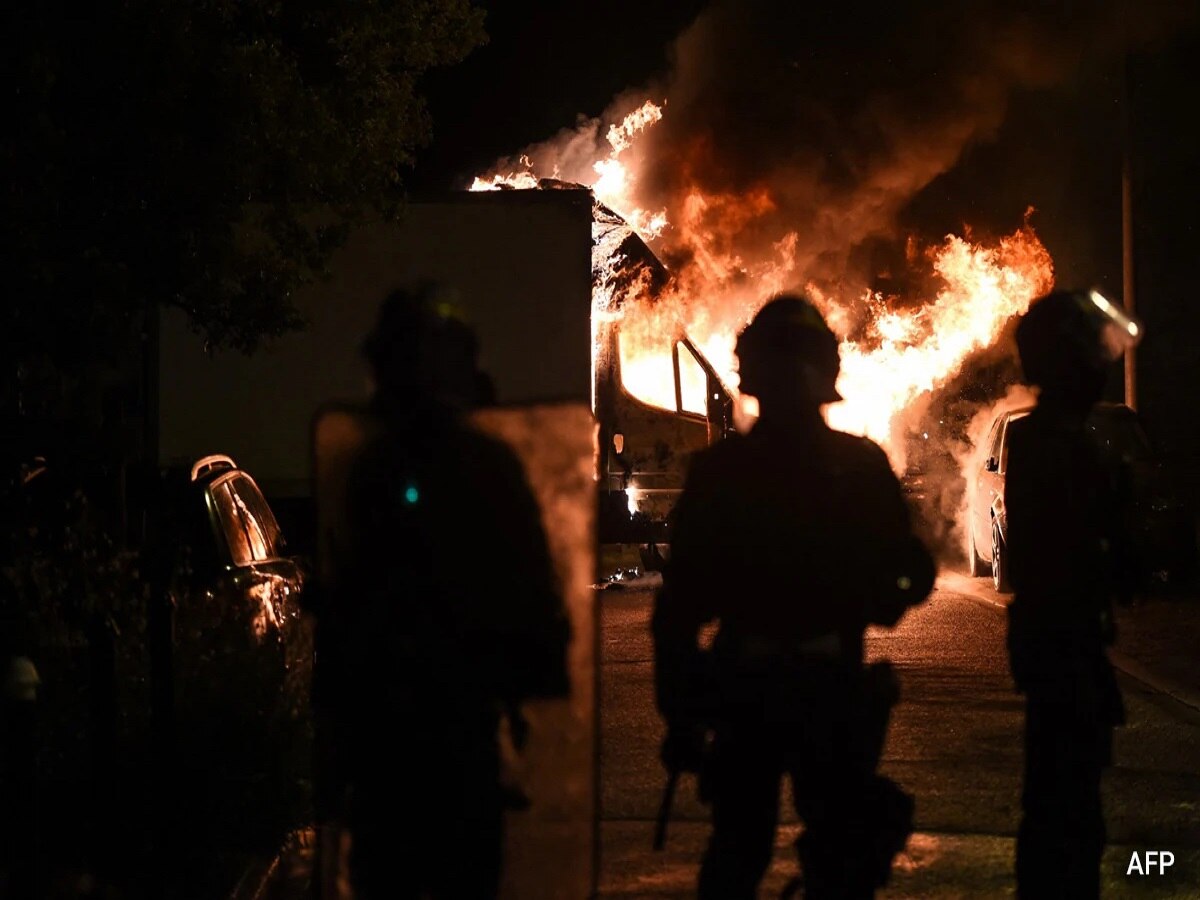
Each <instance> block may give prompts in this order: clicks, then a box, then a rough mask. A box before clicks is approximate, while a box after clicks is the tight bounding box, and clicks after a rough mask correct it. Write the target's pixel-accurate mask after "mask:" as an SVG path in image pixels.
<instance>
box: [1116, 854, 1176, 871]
mask: <svg viewBox="0 0 1200 900" xmlns="http://www.w3.org/2000/svg"><path fill="white" fill-rule="evenodd" d="M1173 865H1175V854H1174V853H1172V852H1171V851H1170V850H1141V851H1138V850H1134V851H1133V855H1132V856H1130V857H1129V866H1128V867H1127V868H1126V869H1125V874H1126V875H1166V874H1167V869H1169V868H1171V866H1173Z"/></svg>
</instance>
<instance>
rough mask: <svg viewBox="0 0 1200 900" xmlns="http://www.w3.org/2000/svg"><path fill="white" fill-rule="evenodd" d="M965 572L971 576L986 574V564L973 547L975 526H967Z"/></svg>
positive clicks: (976, 576) (977, 576) (978, 576)
mask: <svg viewBox="0 0 1200 900" xmlns="http://www.w3.org/2000/svg"><path fill="white" fill-rule="evenodd" d="M967 572H968V574H970V576H971V577H972V578H980V577H982V576H984V575H987V574H988V564H987V563H986V562H984V561H983V560H982V559H980V557H979V551H978V550H976V549H975V526H974V525H968V526H967Z"/></svg>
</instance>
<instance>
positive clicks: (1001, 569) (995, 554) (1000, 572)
mask: <svg viewBox="0 0 1200 900" xmlns="http://www.w3.org/2000/svg"><path fill="white" fill-rule="evenodd" d="M1004 556H1005V549H1004V538H1003V537H1002V536H1001V534H1000V524H999V523H998V522H993V523H992V586H993V587H994V588H995V589H996V593H998V594H1011V593H1012V587H1011V586H1010V585H1009V583H1008V560H1006V559H1005V558H1004Z"/></svg>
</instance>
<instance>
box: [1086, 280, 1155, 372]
mask: <svg viewBox="0 0 1200 900" xmlns="http://www.w3.org/2000/svg"><path fill="white" fill-rule="evenodd" d="M1087 297H1088V300H1089V301H1090V302H1091V303H1092V305H1093V306H1094V307H1095V309H1096V311H1097V312H1098V313H1099V314H1100V315H1101V318H1102V324H1101V328H1100V339H1101V343H1102V344H1103V348H1104V351H1105V353H1106V354H1107V356H1108V359H1109V361H1110V362H1113V361H1115V360H1117V359H1119V358H1120V357H1121V356H1122V355H1124V353H1125V351H1126V350H1131V349H1133V348H1134V347H1136V346H1137V345H1138V343H1139V342H1140V341H1141V340H1142V335H1143V334H1144V333H1145V328H1144V326H1143V325H1142V323H1141V321H1140V320H1139V319H1138V318H1137V317H1136V316H1134V315H1132V314H1130V313H1128V312H1126V311H1125V310H1124V309H1122V308H1121V307H1120V306H1118V305H1117V304H1116V303H1113V302H1112V301H1111V300H1109V299H1108V298H1107V297H1105V296H1104V295H1103V294H1101V293H1100V292H1099V291H1098V290H1096V289H1095V288H1092V289H1091V290H1090V291H1088V292H1087Z"/></svg>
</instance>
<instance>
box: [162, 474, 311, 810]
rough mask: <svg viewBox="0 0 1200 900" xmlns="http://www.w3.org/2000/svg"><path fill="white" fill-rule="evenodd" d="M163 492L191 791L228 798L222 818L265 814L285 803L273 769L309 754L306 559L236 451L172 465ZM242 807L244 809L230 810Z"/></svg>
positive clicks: (296, 763)
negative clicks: (266, 808) (293, 548)
mask: <svg viewBox="0 0 1200 900" xmlns="http://www.w3.org/2000/svg"><path fill="white" fill-rule="evenodd" d="M164 496H165V500H166V503H167V508H168V514H167V522H168V524H167V528H168V530H169V531H170V532H171V533H170V535H169V539H168V542H167V546H168V547H170V548H171V552H172V556H173V558H174V559H175V560H176V562H175V564H174V565H173V566H172V569H173V572H174V575H173V581H172V585H171V594H172V597H173V600H174V640H173V649H172V655H173V661H174V665H173V673H174V674H173V681H174V694H175V703H174V706H175V719H176V721H177V723H178V724H177V728H178V732H179V742H178V745H179V752H180V756H181V763H182V764H183V766H184V767H185V768H188V769H191V771H192V773H193V777H192V778H191V779H190V783H189V787H191V788H194V789H195V791H196V794H195V795H194V796H193V798H192V799H193V800H194V801H196V802H197V803H199V804H202V805H206V806H208V807H210V808H211V806H212V803H213V800H214V799H215V798H220V799H222V800H223V801H226V809H225V811H224V812H225V814H224V815H219V817H220V818H221V819H223V820H226V821H228V820H231V819H232V820H235V821H236V820H238V818H239V816H244V817H246V818H245V819H243V821H246V820H248V819H255V818H260V816H258V815H257V814H258V813H261V812H262V805H263V804H264V803H266V802H275V801H279V802H284V800H283V795H284V794H285V793H286V792H287V788H286V785H283V784H280V783H276V782H277V779H279V778H281V777H286V776H287V775H288V774H289V773H290V774H291V775H293V776H294V775H295V774H296V772H297V770H302V769H303V768H304V767H305V764H306V760H305V759H303V758H301V756H302V754H303V753H304V749H303V748H304V747H305V746H306V742H305V741H304V740H303V731H304V729H305V728H307V702H308V693H307V691H308V679H309V677H310V674H311V664H312V642H311V635H310V633H309V629H308V625H307V623H306V622H304V621H303V619H302V618H301V609H300V594H301V591H302V590H303V587H304V582H305V567H304V565H303V564H302V562H301V561H300V560H299V559H298V558H295V557H293V556H291V555H290V554H289V551H288V548H287V544H286V542H285V539H284V536H283V534H282V532H281V531H280V529H279V525H278V524H277V522H276V520H275V516H274V514H273V513H272V511H271V507H270V506H269V505H268V503H267V501H266V499H265V498H264V497H263V494H262V492H261V491H260V490H259V488H258V485H257V484H256V483H255V481H254V479H253V478H252V477H251V476H250V474H249V473H248V472H246V471H244V470H242V469H240V468H238V467H237V465H236V463H235V462H234V461H233V460H232V459H231V458H230V457H228V456H222V455H216V456H206V457H204V458H202V459H200V460H198V461H196V463H195V464H194V465H192V466H191V467H190V470H189V471H187V472H186V473H184V472H182V471H176V472H172V473H169V477H168V479H167V484H166V490H165V491H164ZM297 754H300V755H301V756H297ZM292 757H295V758H292ZM237 784H242V785H244V786H245V788H244V789H241V790H239V789H237V788H235V787H234V786H235V785H237ZM239 805H240V806H244V808H243V809H242V810H241V811H240V813H239V812H238V811H237V810H235V809H231V808H229V807H230V806H239ZM251 814H255V815H251ZM279 815H280V816H281V817H286V815H287V812H286V810H282V809H281V810H279Z"/></svg>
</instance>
